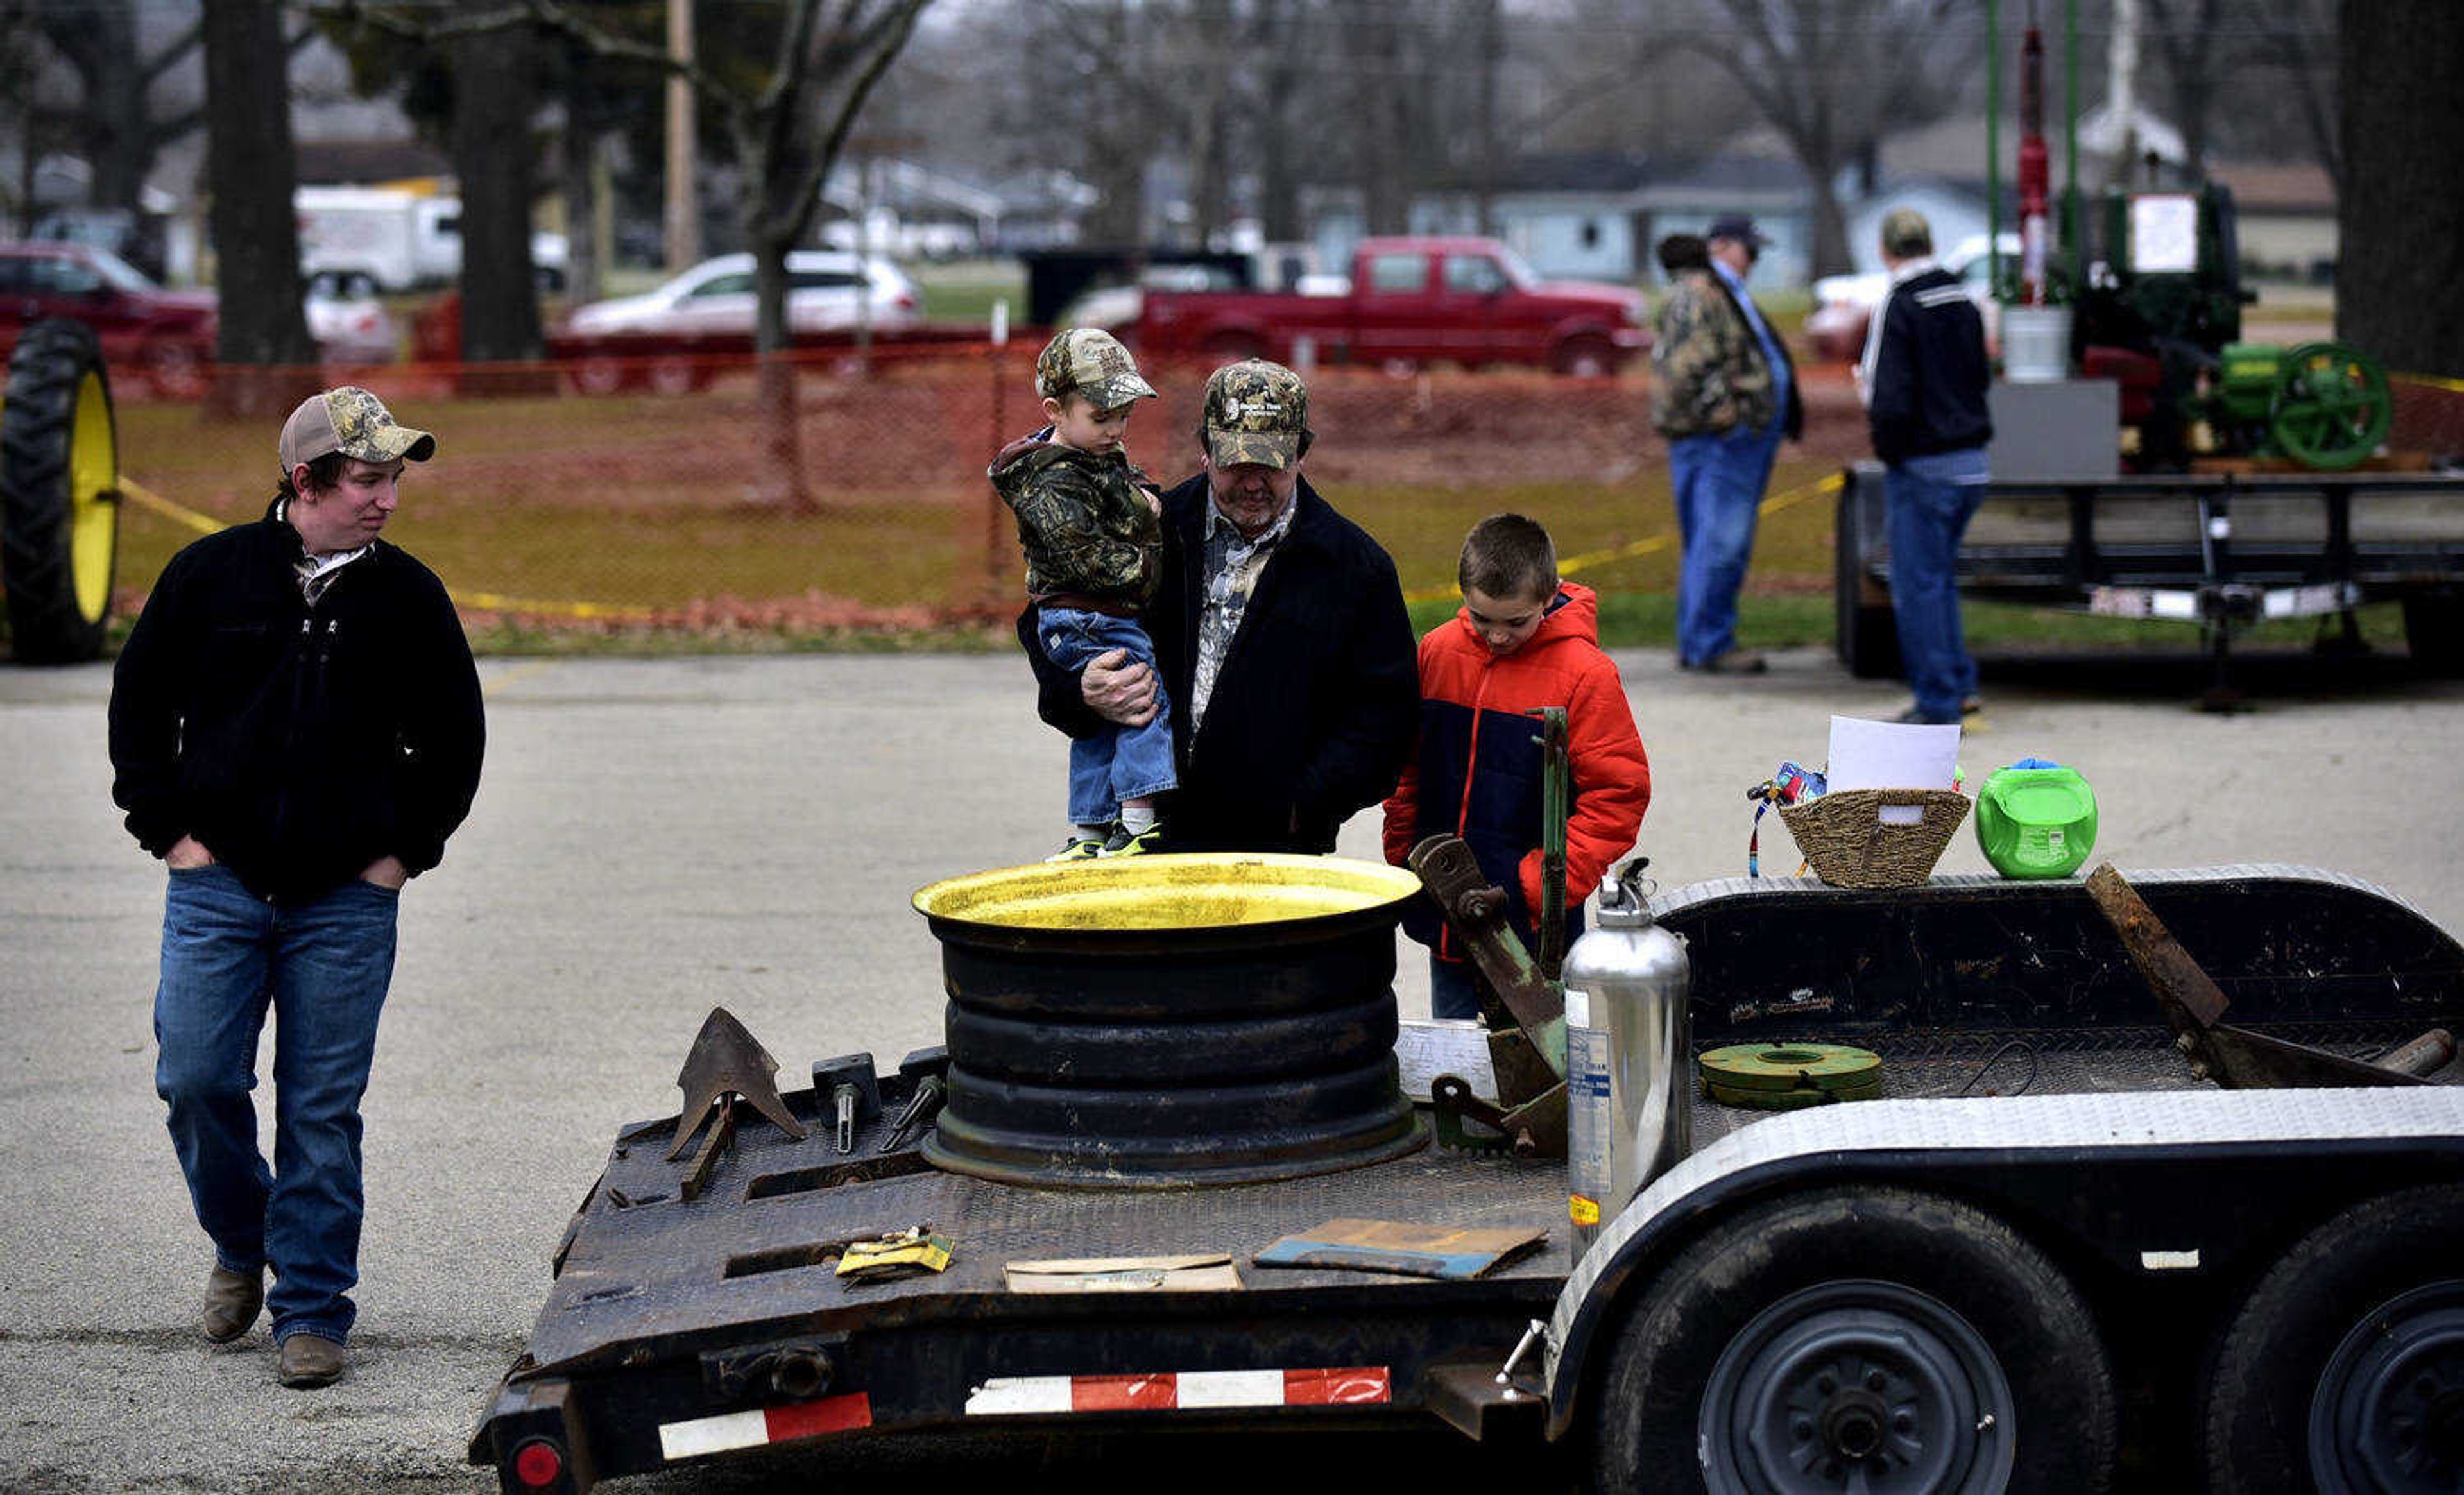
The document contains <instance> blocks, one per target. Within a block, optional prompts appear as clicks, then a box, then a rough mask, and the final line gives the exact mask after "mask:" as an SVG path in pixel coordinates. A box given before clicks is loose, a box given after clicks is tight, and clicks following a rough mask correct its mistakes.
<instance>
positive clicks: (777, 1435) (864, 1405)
mask: <svg viewBox="0 0 2464 1495" xmlns="http://www.w3.org/2000/svg"><path fill="white" fill-rule="evenodd" d="M761 1420H762V1421H763V1422H764V1423H766V1424H768V1427H769V1432H770V1441H772V1442H774V1443H783V1442H785V1441H786V1440H789V1439H791V1438H818V1437H820V1436H821V1435H822V1434H824V1433H844V1432H846V1431H847V1430H848V1429H849V1428H858V1427H870V1426H872V1398H871V1396H869V1395H867V1394H866V1393H864V1392H860V1391H858V1392H849V1393H847V1395H846V1396H825V1397H823V1398H822V1399H821V1400H819V1401H800V1402H797V1403H796V1404H795V1405H793V1406H787V1407H764V1408H762V1409H761Z"/></svg>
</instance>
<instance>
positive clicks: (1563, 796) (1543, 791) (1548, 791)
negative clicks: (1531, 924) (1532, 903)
mask: <svg viewBox="0 0 2464 1495" xmlns="http://www.w3.org/2000/svg"><path fill="white" fill-rule="evenodd" d="M1525 715H1530V716H1537V717H1539V718H1540V737H1539V738H1538V741H1539V743H1540V949H1539V950H1538V951H1537V952H1536V954H1537V955H1538V956H1539V960H1540V974H1541V975H1542V976H1544V977H1546V978H1549V979H1550V980H1551V981H1554V980H1556V979H1557V973H1558V971H1559V969H1560V968H1561V967H1563V966H1564V965H1565V963H1566V817H1567V816H1568V815H1569V814H1570V813H1572V810H1573V805H1572V803H1571V801H1572V800H1573V789H1574V784H1573V778H1574V772H1573V761H1572V760H1571V759H1570V758H1568V756H1567V752H1566V708H1564V707H1563V706H1543V707H1541V708H1540V709H1539V710H1537V711H1533V712H1527V713H1525Z"/></svg>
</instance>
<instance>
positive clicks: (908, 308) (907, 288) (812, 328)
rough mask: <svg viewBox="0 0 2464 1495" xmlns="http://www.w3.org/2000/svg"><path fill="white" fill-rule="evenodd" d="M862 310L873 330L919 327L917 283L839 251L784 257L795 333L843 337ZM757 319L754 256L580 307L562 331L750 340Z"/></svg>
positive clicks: (725, 259)
mask: <svg viewBox="0 0 2464 1495" xmlns="http://www.w3.org/2000/svg"><path fill="white" fill-rule="evenodd" d="M859 297H861V298H862V299H861V301H860V300H859ZM859 304H861V305H863V306H864V307H865V308H866V309H867V312H868V315H869V321H870V323H871V325H872V326H873V327H874V328H875V329H881V330H889V329H896V328H903V327H913V326H914V325H915V324H916V323H917V322H918V321H920V320H921V319H922V308H923V302H922V297H919V296H918V295H917V294H916V290H915V282H913V281H912V280H910V279H908V278H907V275H906V273H905V272H903V271H901V270H900V269H899V268H898V267H897V266H896V265H893V264H891V262H890V261H889V260H887V259H884V258H882V257H881V256H880V255H877V254H876V255H874V256H872V257H871V258H869V259H868V260H863V261H859V260H858V259H857V258H856V256H855V255H853V254H845V253H838V252H837V251H834V250H799V251H796V252H794V253H790V254H789V255H788V256H787V326H788V329H789V330H790V331H792V332H798V333H805V332H845V331H847V330H848V329H849V328H852V327H853V326H855V325H856V311H857V307H858V306H859ZM753 319H754V290H753V256H752V255H750V254H721V255H720V256H718V257H717V258H716V259H706V260H703V261H702V262H701V263H700V264H698V265H695V266H693V268H692V269H691V270H688V271H686V272H685V273H684V274H683V275H678V276H676V277H675V278H674V279H672V280H671V281H669V282H668V283H667V284H665V285H663V286H660V287H659V288H658V289H657V290H655V291H648V292H645V293H643V294H642V295H640V296H625V297H616V298H615V299H613V300H607V301H593V302H591V303H590V304H589V305H587V306H581V307H576V308H575V309H574V312H573V315H572V317H571V319H569V320H568V321H567V322H566V324H565V325H566V328H567V330H569V331H571V332H574V333H578V334H582V335H585V336H592V335H603V334H608V333H628V334H642V335H648V336H666V337H677V338H699V337H726V336H734V337H751V336H752V335H753Z"/></svg>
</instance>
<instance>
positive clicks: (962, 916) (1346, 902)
mask: <svg viewBox="0 0 2464 1495" xmlns="http://www.w3.org/2000/svg"><path fill="white" fill-rule="evenodd" d="M1419 890H1420V879H1419V877H1417V876H1415V875H1414V874H1412V873H1411V872H1408V871H1405V870H1404V869H1403V868H1397V867H1387V866H1385V865H1384V864H1382V863H1377V862H1361V861H1354V860H1353V859H1351V858H1348V857H1319V856H1291V855H1286V854H1282V853H1273V852H1185V853H1180V854H1177V855H1166V856H1135V857H1114V858H1103V859H1089V860H1086V861H1077V862H1045V863H1033V864H1030V865H1028V866H1025V867H1004V868H994V869H993V870H991V871H986V872H971V873H969V874H968V875H966V876H964V877H952V878H945V879H944V880H942V881H940V882H937V883H933V884H931V885H929V886H927V887H924V888H921V889H918V890H916V892H915V897H914V905H915V910H916V912H919V913H922V914H924V915H925V916H927V917H929V918H935V919H949V920H953V921H956V922H958V923H963V924H979V925H990V926H993V927H995V928H1000V929H1051V930H1171V929H1218V928H1222V927H1225V926H1230V925H1253V924H1277V923H1285V922H1288V921H1292V920H1298V919H1312V918H1321V917H1325V916H1327V915H1329V914H1336V913H1356V912H1364V911H1367V910H1372V909H1376V908H1380V907H1384V906H1386V905H1389V904H1394V903H1398V902H1401V901H1402V900H1404V899H1406V898H1410V897H1413V896H1414V895H1416V894H1418V893H1419Z"/></svg>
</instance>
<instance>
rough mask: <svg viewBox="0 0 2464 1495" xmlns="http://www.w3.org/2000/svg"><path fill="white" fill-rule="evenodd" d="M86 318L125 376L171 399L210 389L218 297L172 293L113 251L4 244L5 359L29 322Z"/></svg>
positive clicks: (0, 253)
mask: <svg viewBox="0 0 2464 1495" xmlns="http://www.w3.org/2000/svg"><path fill="white" fill-rule="evenodd" d="M47 317H63V318H66V319H69V320H71V321H78V322H83V323H85V324H86V325H87V326H89V327H91V328H93V329H94V331H95V336H96V337H97V338H98V339H99V341H101V343H102V358H103V363H105V364H106V365H107V366H108V367H110V369H111V370H112V372H113V373H114V374H115V375H116V376H118V377H119V378H120V379H122V380H126V379H128V378H130V377H131V376H134V377H135V378H137V379H141V380H143V382H144V383H145V385H147V386H149V387H150V388H152V389H153V390H154V392H155V393H157V394H160V395H163V396H165V397H166V398H170V399H180V400H189V399H195V398H197V397H198V396H200V395H202V394H204V393H205V392H206V388H207V385H208V383H209V380H210V378H211V373H212V368H213V362H214V339H215V333H216V328H215V322H214V296H213V293H212V292H210V291H166V290H165V289H163V288H162V287H161V286H159V285H156V284H155V283H154V282H153V281H152V280H149V279H147V278H146V277H145V275H144V274H143V272H142V271H140V270H138V269H137V268H135V267H134V266H132V265H130V264H129V263H128V262H127V261H126V260H124V259H121V257H120V256H119V255H117V254H114V253H111V252H110V251H108V250H101V249H96V248H94V247H92V246H90V245H85V244H63V243H50V242H42V243H14V244H0V358H5V357H6V356H7V354H8V351H9V350H10V349H11V348H13V347H15V346H16V345H17V335H18V333H20V332H21V331H23V330H24V329H25V327H26V324H27V323H29V322H33V321H40V320H42V319H44V318H47Z"/></svg>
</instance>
